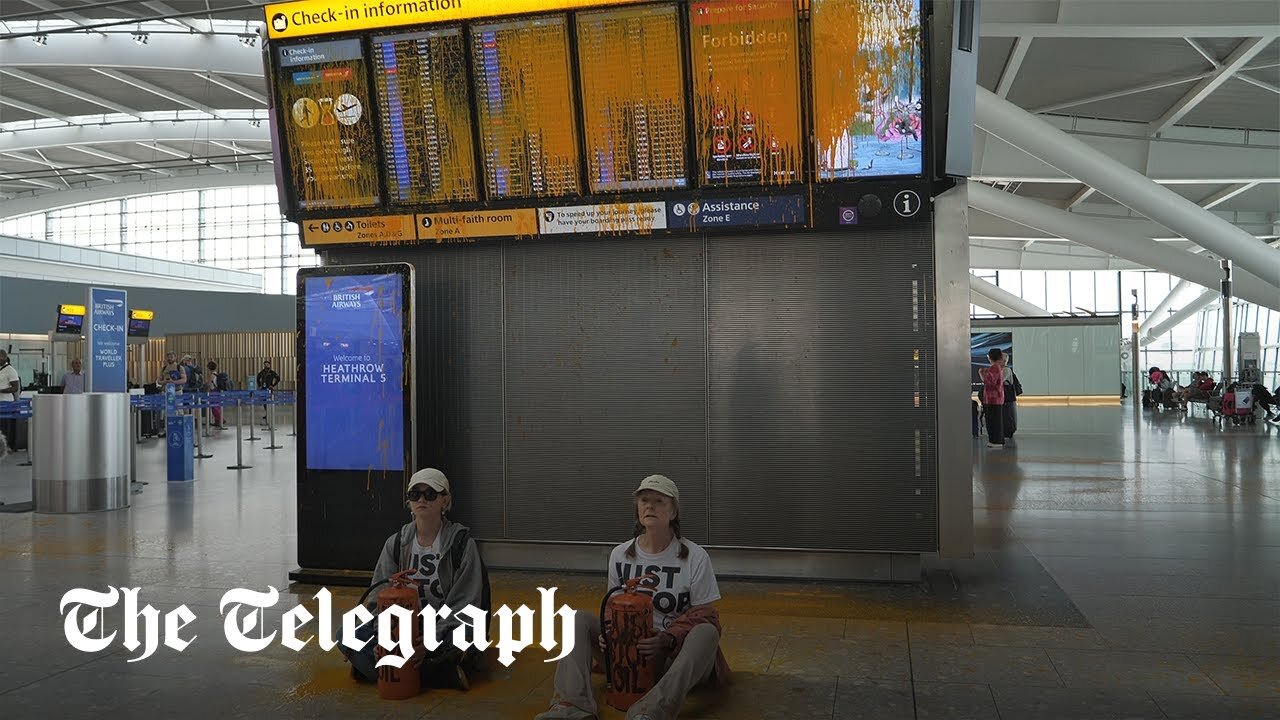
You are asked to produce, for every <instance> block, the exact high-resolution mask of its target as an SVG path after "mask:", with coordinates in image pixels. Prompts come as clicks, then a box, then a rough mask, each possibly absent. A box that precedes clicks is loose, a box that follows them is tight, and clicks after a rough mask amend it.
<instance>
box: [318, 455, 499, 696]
mask: <svg viewBox="0 0 1280 720" xmlns="http://www.w3.org/2000/svg"><path fill="white" fill-rule="evenodd" d="M405 502H406V503H407V504H408V506H409V512H410V513H411V514H412V515H413V520H412V521H411V522H408V523H405V525H404V527H402V528H400V530H398V531H397V532H396V533H394V534H393V535H391V537H389V538H387V541H386V542H385V543H383V545H382V554H381V555H379V556H378V564H377V566H376V567H374V569H373V582H372V583H371V584H370V590H373V588H375V587H377V586H378V585H381V584H382V583H385V582H387V581H388V580H390V579H391V576H392V575H394V574H396V573H398V572H400V571H402V570H410V569H413V570H416V572H415V573H414V574H413V575H411V576H410V577H412V578H413V579H414V580H417V581H418V600H419V602H420V603H421V604H422V606H423V607H426V606H428V605H429V606H431V607H439V606H440V605H441V604H443V605H447V606H449V607H450V608H453V609H455V610H458V609H461V608H464V607H466V606H468V605H470V606H473V607H476V608H479V609H481V610H484V611H485V613H486V614H487V613H488V612H489V610H490V608H489V603H490V599H489V574H488V571H487V570H486V569H485V566H484V561H483V560H482V559H481V558H480V550H479V549H478V548H477V547H476V541H475V540H474V539H472V538H471V532H470V529H469V528H467V527H466V526H465V525H462V524H460V523H456V522H453V521H452V520H450V519H449V518H448V517H447V516H446V515H445V513H447V512H448V511H449V509H450V508H451V507H453V494H452V492H451V491H450V489H449V479H448V478H447V477H445V475H444V473H442V472H440V471H439V470H437V469H435V468H426V469H423V470H419V471H418V472H416V473H414V474H413V476H412V477H411V478H409V490H408V492H407V493H406V495H405ZM366 594H367V593H366ZM375 603H376V600H371V601H370V603H369V604H370V607H369V609H370V611H371V612H376V608H375V607H374V605H375ZM459 624H460V621H459V620H458V619H457V618H456V617H455V616H454V615H452V614H451V615H450V616H449V617H447V618H445V619H443V620H439V621H438V622H437V624H436V637H439V638H447V637H450V636H451V635H452V633H453V630H454V628H456V627H457V626H458V625H459ZM376 632H377V620H376V618H375V620H374V621H373V622H369V623H366V624H365V625H363V626H361V627H360V628H359V629H358V630H356V637H357V638H359V639H362V640H363V639H366V638H373V637H374V635H375V633H376ZM375 645H376V642H370V643H368V644H367V645H365V648H364V650H362V651H360V652H352V651H351V650H349V649H347V647H346V646H345V645H339V647H340V648H342V653H343V654H344V655H346V657H347V660H349V661H350V662H351V674H352V675H354V676H355V677H356V679H358V680H366V681H369V682H373V681H375V680H377V677H378V675H377V670H376V669H375V667H374V646H375ZM479 659H480V654H479V653H478V652H477V651H476V650H475V648H472V649H471V650H469V651H468V652H467V653H466V654H465V655H464V654H463V653H462V652H461V651H460V650H458V649H457V648H455V647H454V646H453V644H452V643H449V642H444V643H441V644H440V647H439V649H437V650H436V651H434V652H429V653H426V654H425V656H424V657H423V660H422V664H421V665H420V668H421V671H422V684H423V687H427V686H428V685H444V686H446V687H457V688H460V689H463V690H466V689H468V688H469V687H470V681H469V680H468V679H467V668H468V667H472V666H474V665H475V664H476V663H477V662H478V661H479Z"/></svg>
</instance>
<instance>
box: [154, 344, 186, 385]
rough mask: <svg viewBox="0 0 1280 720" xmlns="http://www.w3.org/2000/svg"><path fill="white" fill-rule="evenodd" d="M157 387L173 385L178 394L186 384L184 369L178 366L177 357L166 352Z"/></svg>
mask: <svg viewBox="0 0 1280 720" xmlns="http://www.w3.org/2000/svg"><path fill="white" fill-rule="evenodd" d="M156 384H157V385H161V386H164V385H173V386H175V389H176V390H178V391H179V392H181V391H182V388H184V387H186V384H187V371H186V368H184V367H183V366H181V365H179V364H178V356H177V355H176V354H174V353H171V352H168V353H165V354H164V368H162V369H161V370H160V380H159V381H158V382H157V383H156Z"/></svg>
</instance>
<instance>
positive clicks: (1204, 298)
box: [1140, 290, 1222, 345]
mask: <svg viewBox="0 0 1280 720" xmlns="http://www.w3.org/2000/svg"><path fill="white" fill-rule="evenodd" d="M1220 299H1222V292H1221V291H1220V290H1205V291H1204V292H1202V293H1200V297H1198V298H1196V299H1195V300H1192V301H1191V302H1189V303H1187V304H1186V305H1184V306H1183V307H1182V309H1181V310H1179V311H1178V312H1176V313H1174V314H1172V315H1170V316H1169V317H1168V318H1166V319H1165V320H1163V321H1161V322H1160V323H1159V324H1158V325H1156V326H1155V327H1153V328H1151V329H1150V330H1147V331H1146V334H1145V335H1143V336H1142V340H1141V341H1140V342H1141V343H1142V344H1143V345H1150V344H1151V343H1153V342H1155V341H1156V340H1158V339H1160V338H1161V337H1163V336H1164V334H1165V333H1167V332H1169V331H1170V330H1172V329H1174V328H1176V327H1178V326H1179V325H1181V324H1182V323H1184V322H1186V321H1187V320H1188V319H1189V318H1191V317H1192V316H1193V315H1195V314H1196V313H1198V312H1200V311H1201V310H1203V309H1205V308H1207V307H1209V306H1210V305H1212V304H1214V303H1215V302H1218V301H1219V300H1220Z"/></svg>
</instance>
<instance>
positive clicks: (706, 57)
mask: <svg viewBox="0 0 1280 720" xmlns="http://www.w3.org/2000/svg"><path fill="white" fill-rule="evenodd" d="M689 15H690V18H689V26H690V28H689V44H690V46H691V52H690V58H691V60H692V66H693V99H694V103H693V113H694V123H693V126H694V132H695V139H696V145H697V151H698V168H699V172H700V173H701V179H702V183H703V184H704V185H728V184H740V183H755V184H763V185H773V184H785V183H791V182H798V181H800V180H801V179H802V176H801V170H802V168H803V164H804V163H803V155H804V151H803V150H802V149H801V148H802V147H804V146H803V144H802V142H801V131H800V127H801V126H800V67H799V59H798V58H799V53H798V50H797V37H796V35H797V29H796V28H797V25H796V7H795V2H794V0H715V1H714V2H693V3H690V5H689Z"/></svg>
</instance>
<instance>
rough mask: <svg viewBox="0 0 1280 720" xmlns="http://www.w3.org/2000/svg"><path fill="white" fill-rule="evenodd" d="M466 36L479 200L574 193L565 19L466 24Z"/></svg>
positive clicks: (574, 160)
mask: <svg viewBox="0 0 1280 720" xmlns="http://www.w3.org/2000/svg"><path fill="white" fill-rule="evenodd" d="M471 33H472V37H471V52H472V72H473V73H474V75H473V77H474V80H475V98H476V100H475V102H476V107H477V109H478V114H479V122H480V146H481V147H480V150H481V157H482V159H483V167H484V184H485V191H486V195H487V196H488V197H489V198H518V197H554V196H560V195H572V194H576V193H578V192H579V187H580V184H579V182H578V143H577V134H576V132H575V127H574V126H575V123H574V117H575V114H576V113H575V111H574V103H573V83H572V82H571V79H570V69H569V37H568V31H567V29H566V19H565V17H564V16H563V15H555V16H549V17H537V18H530V19H522V20H513V21H510V22H503V23H493V24H483V25H473V26H471Z"/></svg>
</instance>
